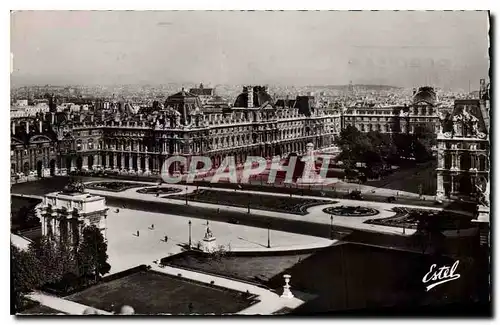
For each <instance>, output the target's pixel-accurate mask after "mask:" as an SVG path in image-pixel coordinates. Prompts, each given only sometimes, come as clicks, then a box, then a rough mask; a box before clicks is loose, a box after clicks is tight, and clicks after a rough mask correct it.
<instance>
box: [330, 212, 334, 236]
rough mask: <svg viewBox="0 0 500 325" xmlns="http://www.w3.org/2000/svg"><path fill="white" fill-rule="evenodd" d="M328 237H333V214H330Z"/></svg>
mask: <svg viewBox="0 0 500 325" xmlns="http://www.w3.org/2000/svg"><path fill="white" fill-rule="evenodd" d="M330 239H333V215H330Z"/></svg>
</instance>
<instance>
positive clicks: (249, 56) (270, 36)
mask: <svg viewBox="0 0 500 325" xmlns="http://www.w3.org/2000/svg"><path fill="white" fill-rule="evenodd" d="M488 31H489V23H488V14H487V12H478V11H475V12H472V11H468V12H463V11H461V12H458V11H456V12H451V11H448V12H438V11H436V12H425V11H420V12H419V11H416V12H403V11H400V12H395V11H386V12H369V11H365V12H339V11H309V12H304V11H302V12H301V11H281V12H280V11H259V12H255V11H254V12H248V11H247V12H241V11H232V12H230V11H227V12H217V11H214V12H203V11H17V12H13V13H12V14H11V53H12V54H13V67H12V70H13V73H12V75H11V76H12V78H11V82H12V84H13V85H14V86H15V85H24V84H42V85H43V84H56V85H65V84H83V85H98V84H101V85H111V84H168V83H188V82H189V83H199V82H203V83H204V84H210V85H216V84H279V85H295V86H301V85H343V84H348V83H349V82H351V81H352V82H353V83H354V84H385V85H393V86H400V87H415V86H419V85H432V86H436V87H441V88H445V89H468V88H469V83H470V82H472V83H473V84H474V85H476V84H478V83H479V79H481V78H485V77H487V75H488V68H489V56H488V46H489V39H488ZM475 88H477V87H475Z"/></svg>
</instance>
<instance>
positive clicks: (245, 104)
mask: <svg viewBox="0 0 500 325" xmlns="http://www.w3.org/2000/svg"><path fill="white" fill-rule="evenodd" d="M298 101H299V102H300V104H298V105H297V106H296V107H290V108H287V109H280V108H278V107H275V105H274V101H273V99H272V98H271V96H270V95H269V94H268V93H267V89H266V88H265V87H261V86H246V87H244V90H243V92H242V93H241V94H240V95H239V96H238V97H237V98H236V100H235V103H234V105H233V107H231V108H230V109H227V110H226V111H225V112H223V113H209V114H205V113H204V111H203V105H202V103H201V100H200V99H199V97H198V96H196V95H193V94H191V93H190V92H186V91H184V90H182V91H181V92H179V93H176V94H174V95H172V96H169V97H168V98H167V100H166V101H165V103H164V105H163V107H162V106H161V105H160V106H159V109H158V110H157V111H155V112H153V113H152V114H149V115H148V116H144V115H143V114H134V115H131V114H125V113H121V114H120V113H113V114H112V115H111V116H110V115H109V114H106V113H104V112H101V114H99V113H93V112H89V113H87V114H82V113H80V114H74V113H72V112H64V113H58V114H57V115H56V118H55V121H54V123H53V124H51V131H50V132H51V133H52V134H53V135H54V137H55V139H56V141H57V146H56V150H55V152H54V157H55V158H54V159H55V165H54V171H58V172H60V173H62V174H65V173H68V172H70V171H73V170H93V169H103V168H104V169H111V170H115V171H119V172H122V173H131V174H140V175H151V174H156V175H158V174H160V172H161V168H162V165H163V162H164V161H165V160H166V159H168V158H169V157H171V156H179V155H180V156H184V157H186V159H187V163H186V165H182V164H181V163H180V162H176V163H174V164H172V166H171V170H170V172H171V173H183V172H186V171H187V166H188V165H189V163H190V159H191V157H192V156H195V155H204V156H208V157H210V159H211V160H212V163H213V166H214V167H217V166H219V165H220V164H221V162H222V161H223V160H224V158H225V157H226V156H234V157H235V160H236V163H237V164H239V165H241V164H243V163H244V161H245V160H246V157H247V156H249V155H254V156H263V157H268V158H271V157H272V156H275V155H280V156H283V157H284V156H286V155H288V154H290V153H299V154H300V153H304V152H305V150H306V144H308V143H313V145H314V147H315V148H317V149H322V148H327V147H330V146H332V145H333V141H334V135H335V134H337V133H338V132H339V131H340V119H339V115H338V114H336V113H335V112H334V111H329V110H325V109H323V108H321V107H316V106H315V102H314V100H312V98H306V100H298ZM13 164H16V166H15V168H16V169H17V168H18V165H17V161H16V162H14V161H13ZM30 168H32V166H31V165H30Z"/></svg>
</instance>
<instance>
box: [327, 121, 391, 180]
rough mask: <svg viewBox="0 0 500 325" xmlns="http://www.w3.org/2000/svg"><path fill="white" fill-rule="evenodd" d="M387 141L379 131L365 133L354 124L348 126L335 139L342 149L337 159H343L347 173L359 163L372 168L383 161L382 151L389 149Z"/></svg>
mask: <svg viewBox="0 0 500 325" xmlns="http://www.w3.org/2000/svg"><path fill="white" fill-rule="evenodd" d="M385 143H386V140H385V138H384V137H383V136H382V135H380V133H379V132H371V133H369V134H365V133H362V132H360V131H359V130H358V129H356V128H355V127H354V126H348V127H347V128H345V129H343V130H342V131H340V135H339V137H337V138H336V139H335V144H336V145H337V146H338V147H339V148H340V150H341V151H340V154H339V155H338V156H337V160H338V161H342V163H343V166H344V168H345V170H346V174H348V173H350V172H351V171H352V170H354V169H355V168H356V164H357V163H365V164H366V167H367V169H369V170H371V169H373V168H374V167H375V166H377V165H380V164H381V163H382V162H383V159H382V153H385V152H386V151H387V150H386V149H385V147H386V145H385ZM387 147H388V146H387Z"/></svg>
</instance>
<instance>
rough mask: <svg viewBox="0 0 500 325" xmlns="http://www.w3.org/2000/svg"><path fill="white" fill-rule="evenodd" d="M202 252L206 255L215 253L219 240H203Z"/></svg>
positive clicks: (210, 238) (212, 238)
mask: <svg viewBox="0 0 500 325" xmlns="http://www.w3.org/2000/svg"><path fill="white" fill-rule="evenodd" d="M202 244H203V247H202V250H203V251H204V252H205V253H213V252H215V251H216V250H217V239H216V238H215V237H209V238H203V241H202Z"/></svg>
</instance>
